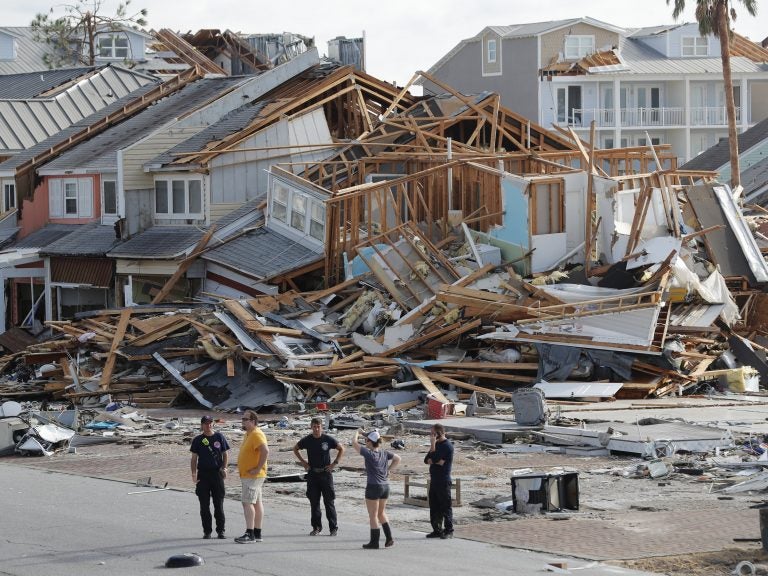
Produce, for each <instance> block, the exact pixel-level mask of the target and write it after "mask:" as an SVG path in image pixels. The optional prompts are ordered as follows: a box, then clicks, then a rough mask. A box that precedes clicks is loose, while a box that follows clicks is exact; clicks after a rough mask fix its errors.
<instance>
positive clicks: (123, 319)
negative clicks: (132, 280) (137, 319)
mask: <svg viewBox="0 0 768 576" xmlns="http://www.w3.org/2000/svg"><path fill="white" fill-rule="evenodd" d="M131 312H132V310H131V309H130V308H125V309H124V310H123V311H122V313H121V314H120V321H119V322H118V323H117V330H115V337H114V338H113V339H112V346H111V347H110V348H109V356H107V362H106V364H104V370H103V371H102V373H101V379H100V380H99V388H101V389H102V390H103V389H105V388H107V387H108V386H109V381H110V380H111V379H112V372H113V371H114V370H115V361H116V359H117V355H116V354H115V352H117V348H118V346H120V343H121V342H122V341H123V336H125V330H126V329H127V328H128V321H129V320H130V319H131Z"/></svg>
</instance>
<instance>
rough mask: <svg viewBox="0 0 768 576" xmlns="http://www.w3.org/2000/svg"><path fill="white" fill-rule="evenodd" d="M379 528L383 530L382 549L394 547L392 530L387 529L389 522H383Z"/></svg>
mask: <svg viewBox="0 0 768 576" xmlns="http://www.w3.org/2000/svg"><path fill="white" fill-rule="evenodd" d="M381 527H382V529H383V530H384V548H389V547H390V546H394V545H395V541H394V540H393V539H392V528H390V527H389V522H385V523H384V524H382V525H381Z"/></svg>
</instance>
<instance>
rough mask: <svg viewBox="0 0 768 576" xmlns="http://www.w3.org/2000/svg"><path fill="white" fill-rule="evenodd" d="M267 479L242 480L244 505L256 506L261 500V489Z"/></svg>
mask: <svg viewBox="0 0 768 576" xmlns="http://www.w3.org/2000/svg"><path fill="white" fill-rule="evenodd" d="M264 480H266V478H240V483H241V485H242V487H243V494H242V496H241V498H240V501H241V502H242V503H243V504H256V502H259V501H260V500H261V487H262V486H263V485H264Z"/></svg>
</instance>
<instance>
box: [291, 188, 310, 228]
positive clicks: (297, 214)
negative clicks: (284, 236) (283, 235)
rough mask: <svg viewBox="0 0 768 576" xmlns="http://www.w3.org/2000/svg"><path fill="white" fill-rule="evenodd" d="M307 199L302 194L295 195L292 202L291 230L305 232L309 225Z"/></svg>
mask: <svg viewBox="0 0 768 576" xmlns="http://www.w3.org/2000/svg"><path fill="white" fill-rule="evenodd" d="M306 222H307V197H306V196H302V195H301V194H296V193H295V192H294V194H293V201H292V202H291V228H295V229H296V230H299V231H301V232H304V228H306V226H307V224H306Z"/></svg>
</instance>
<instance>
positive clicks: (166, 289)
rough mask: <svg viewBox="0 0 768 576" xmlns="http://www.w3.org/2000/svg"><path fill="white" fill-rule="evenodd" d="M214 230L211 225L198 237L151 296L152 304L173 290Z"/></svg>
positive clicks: (158, 301) (214, 227) (157, 302)
mask: <svg viewBox="0 0 768 576" xmlns="http://www.w3.org/2000/svg"><path fill="white" fill-rule="evenodd" d="M215 230H216V226H215V225H213V226H211V227H210V229H209V230H208V231H207V232H206V233H205V234H203V237H202V238H200V241H199V242H198V243H197V246H195V249H194V250H192V253H191V254H190V255H189V256H188V257H187V258H185V259H184V260H183V261H182V262H181V264H180V265H179V267H178V268H177V269H176V272H174V273H173V274H172V275H171V277H170V278H168V281H167V282H166V283H165V285H164V286H163V287H162V288H161V289H160V292H158V293H157V294H155V297H154V298H152V304H159V303H160V302H162V301H163V300H165V297H166V296H168V294H170V293H171V290H173V287H174V286H176V282H178V281H179V278H181V277H182V276H183V275H184V273H185V272H186V271H187V269H189V267H190V266H192V263H193V262H194V261H195V259H196V258H197V256H198V254H200V252H202V251H203V250H204V249H205V247H206V245H207V244H208V241H209V240H210V239H211V237H212V236H213V233H214V231H215Z"/></svg>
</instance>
